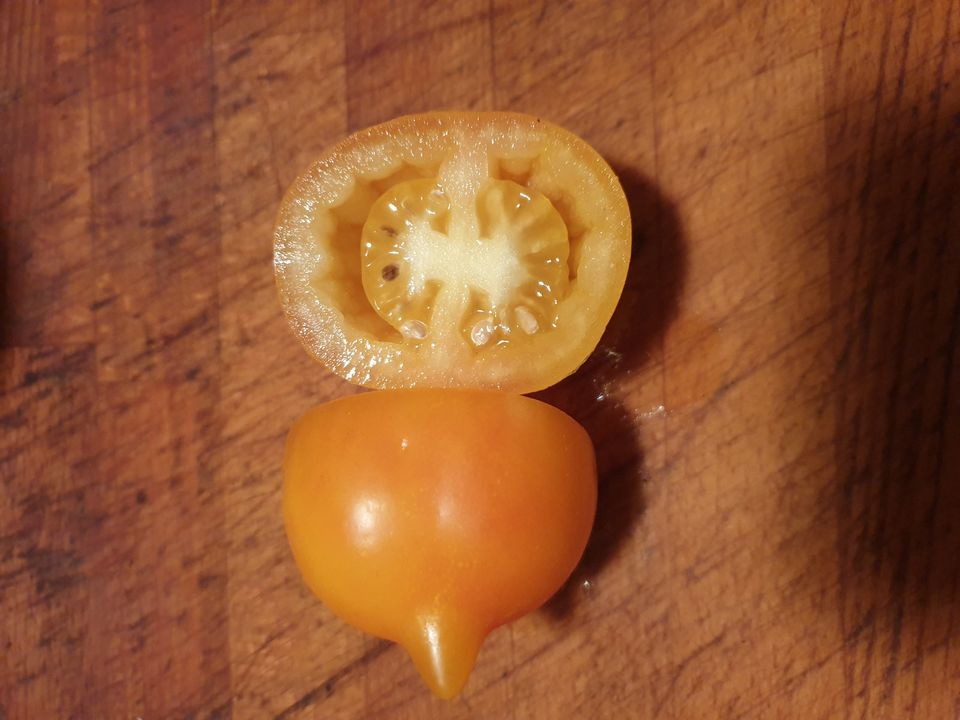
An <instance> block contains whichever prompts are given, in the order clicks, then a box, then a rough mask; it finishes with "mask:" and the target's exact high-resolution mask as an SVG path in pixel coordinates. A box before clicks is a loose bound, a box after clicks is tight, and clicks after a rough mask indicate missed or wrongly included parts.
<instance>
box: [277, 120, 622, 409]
mask: <svg viewBox="0 0 960 720" xmlns="http://www.w3.org/2000/svg"><path fill="white" fill-rule="evenodd" d="M630 237H631V235H630V215H629V210H628V209H627V202H626V198H625V197H624V194H623V190H622V188H621V187H620V183H619V182H618V180H617V178H616V176H615V175H614V173H613V171H612V170H611V169H610V166H609V165H607V163H606V162H604V160H603V158H601V157H600V156H599V155H598V154H597V153H596V151H594V150H593V149H592V148H591V147H590V146H589V145H587V143H585V142H584V141H583V140H581V139H580V138H578V137H577V136H575V135H573V134H572V133H570V132H568V131H566V130H563V129H561V128H559V127H557V126H555V125H552V124H550V123H547V122H544V121H542V120H540V119H538V118H533V117H529V116H526V115H518V114H514V113H453V112H451V113H429V114H424V115H413V116H408V117H401V118H398V119H396V120H392V121H390V122H387V123H384V124H382V125H377V126H376V127H372V128H369V129H367V130H362V131H360V132H358V133H356V134H354V135H352V136H350V137H349V138H347V139H346V140H344V141H343V142H341V143H340V144H338V145H336V146H334V147H333V148H331V149H330V150H329V151H328V152H327V153H326V154H325V155H324V156H323V157H321V158H320V159H319V160H318V161H317V162H316V163H315V164H314V165H313V167H311V168H310V169H309V170H308V171H307V172H306V173H304V174H303V175H302V176H301V177H300V178H298V179H297V180H296V182H294V184H293V186H292V187H291V188H290V190H289V191H288V192H287V195H286V197H285V198H284V200H283V203H282V205H281V207H280V214H279V218H278V221H277V227H276V232H275V246H274V247H275V253H274V263H275V269H276V276H277V282H278V285H279V288H280V297H281V301H282V303H283V307H284V309H285V311H286V313H287V316H288V318H289V320H290V322H291V324H292V325H293V327H294V329H295V330H296V332H297V334H298V335H299V336H300V339H301V340H302V341H303V343H304V345H305V346H306V348H307V350H308V351H309V352H310V353H312V354H313V355H314V356H315V357H317V358H318V359H319V360H320V361H321V362H323V363H324V364H325V365H327V367H329V368H331V369H332V370H334V371H335V372H336V373H338V374H339V375H341V376H342V377H344V378H346V379H347V380H350V381H352V382H354V383H357V384H359V385H365V386H368V387H375V388H412V387H471V388H499V389H502V390H511V391H515V392H532V391H535V390H539V389H542V388H544V387H547V386H549V385H552V384H553V383H555V382H557V381H559V380H561V379H562V378H564V377H565V376H567V375H569V374H570V373H571V372H573V371H574V370H576V369H577V367H579V366H580V364H581V363H583V361H584V360H586V358H587V356H588V355H589V354H590V352H591V351H592V350H593V348H594V347H595V346H596V344H597V342H598V341H599V339H600V336H601V334H602V333H603V330H604V328H605V327H606V324H607V322H608V321H609V319H610V316H611V315H612V313H613V309H614V307H615V306H616V304H617V300H618V299H619V297H620V292H621V290H622V289H623V283H624V279H625V277H626V272H627V265H628V263H629V260H630Z"/></svg>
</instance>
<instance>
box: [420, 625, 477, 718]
mask: <svg viewBox="0 0 960 720" xmlns="http://www.w3.org/2000/svg"><path fill="white" fill-rule="evenodd" d="M484 636H485V633H479V632H476V631H474V630H473V629H472V628H471V627H470V626H469V624H468V623H464V622H462V621H461V620H459V619H457V618H452V617H444V616H438V615H436V614H434V615H429V616H423V617H420V618H419V619H418V623H417V629H416V632H415V633H414V634H413V635H412V636H411V638H410V639H409V640H408V641H407V642H405V643H404V647H405V648H406V650H407V653H408V654H409V655H410V658H411V659H412V660H413V664H414V665H415V666H416V668H417V671H418V672H419V673H420V676H421V677H422V678H423V680H424V682H425V683H426V684H427V686H428V687H429V688H430V690H431V691H432V692H433V694H434V695H436V696H437V697H439V698H441V699H443V700H450V699H452V698H454V697H456V696H457V695H459V694H460V691H461V690H463V687H464V685H466V684H467V680H468V679H469V677H470V672H471V671H472V670H473V666H474V664H475V663H476V661H477V654H478V653H479V652H480V645H481V644H482V643H483V639H484Z"/></svg>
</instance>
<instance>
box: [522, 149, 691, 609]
mask: <svg viewBox="0 0 960 720" xmlns="http://www.w3.org/2000/svg"><path fill="white" fill-rule="evenodd" d="M613 168H614V171H615V172H616V173H617V176H618V177H619V178H620V182H621V184H622V185H623V189H624V193H625V194H626V196H627V202H628V203H629V206H630V216H631V221H632V225H633V245H632V255H631V259H630V268H629V270H628V272H627V279H626V283H625V285H624V289H623V294H622V295H621V298H620V303H619V304H618V305H617V310H616V311H615V312H614V315H613V317H612V318H611V320H610V323H609V324H608V325H607V329H606V331H605V332H604V335H603V337H602V338H601V340H600V343H599V344H598V345H597V349H596V350H595V351H594V352H593V354H592V355H591V356H590V357H589V358H588V359H587V361H586V362H585V363H584V365H583V366H582V367H581V368H580V369H579V370H578V371H577V372H575V373H574V374H573V375H571V376H570V377H568V378H567V379H565V380H564V381H563V382H560V383H558V384H557V385H554V386H553V387H551V388H548V389H546V390H543V391H541V392H539V393H536V394H535V395H534V397H536V398H537V399H539V400H543V401H544V402H547V403H550V404H551V405H554V406H555V407H558V408H560V409H561V410H563V411H564V412H566V413H567V414H568V415H570V416H571V417H573V418H574V419H575V420H577V421H578V422H579V423H580V424H581V425H583V426H584V428H585V429H586V430H587V432H588V433H589V434H590V437H591V439H592V440H593V444H594V448H595V450H596V453H597V475H598V483H599V484H598V495H597V515H596V520H595V521H594V527H593V532H592V534H591V536H590V540H589V542H588V543H587V548H586V550H585V551H584V555H583V558H582V559H581V561H580V564H579V565H578V566H577V568H576V570H574V572H573V574H572V575H571V576H570V578H569V579H568V580H567V582H566V583H565V584H564V586H563V587H562V588H561V589H560V590H559V591H558V592H557V593H556V594H555V595H554V596H553V598H551V599H550V600H549V601H548V602H547V604H546V605H545V606H544V609H545V611H546V612H547V613H548V614H550V615H552V616H554V617H556V618H558V619H562V618H564V617H566V616H567V615H569V613H570V612H571V611H572V610H573V608H574V606H575V604H576V601H577V599H578V598H579V597H581V596H582V595H583V594H584V592H585V591H586V588H588V587H589V585H588V584H586V581H590V582H593V581H594V580H595V579H596V578H598V576H599V575H600V573H601V572H602V571H603V569H604V568H605V567H606V566H607V564H608V563H609V562H610V560H611V559H613V558H614V557H615V556H616V555H617V553H618V552H620V551H621V549H622V548H623V547H624V545H625V543H626V541H627V539H628V538H629V537H630V534H631V532H632V530H633V528H634V527H635V525H636V523H637V522H638V520H639V518H640V517H641V515H642V514H643V509H644V500H643V482H644V479H645V477H646V472H645V470H644V465H643V448H641V446H640V439H639V437H638V421H637V419H636V415H637V412H636V410H637V409H636V408H631V407H629V406H628V405H626V404H625V403H624V401H622V400H620V399H618V398H616V397H614V396H613V395H614V394H615V388H616V387H617V385H618V381H619V380H620V379H622V378H623V377H624V376H625V375H627V374H628V373H630V372H631V371H632V370H634V369H636V368H637V367H640V366H642V365H643V364H645V363H646V362H647V361H648V360H649V359H650V358H651V357H652V356H654V354H655V353H658V352H659V349H660V346H661V341H662V338H663V333H664V331H665V330H666V328H667V327H668V325H669V323H670V321H671V320H672V319H673V318H674V316H675V315H676V312H677V307H678V302H679V298H680V293H681V290H682V287H683V280H684V276H685V273H686V255H685V252H684V248H683V236H682V230H681V224H680V220H679V217H678V215H677V212H676V208H675V206H674V205H673V203H672V202H670V201H669V200H668V199H667V198H665V197H664V196H663V195H662V193H660V191H659V190H657V188H656V187H655V186H654V185H653V184H652V183H651V182H650V181H649V180H648V179H647V178H646V177H644V176H643V175H642V174H641V173H639V172H638V171H636V170H634V169H633V168H630V167H628V166H624V165H620V164H618V163H613ZM611 389H612V390H611ZM608 390H610V393H609V394H608Z"/></svg>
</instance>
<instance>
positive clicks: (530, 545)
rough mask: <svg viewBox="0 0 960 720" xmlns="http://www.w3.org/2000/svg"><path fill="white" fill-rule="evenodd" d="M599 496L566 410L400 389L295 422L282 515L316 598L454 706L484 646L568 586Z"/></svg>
mask: <svg viewBox="0 0 960 720" xmlns="http://www.w3.org/2000/svg"><path fill="white" fill-rule="evenodd" d="M596 491H597V484H596V467H595V462H594V455H593V447H592V444H591V442H590V439H589V437H588V436H587V433H586V431H585V430H584V429H583V428H582V427H581V426H580V425H579V424H578V423H577V422H575V421H574V420H573V419H571V418H570V417H569V416H567V415H565V414H564V413H563V412H561V411H560V410H557V409H556V408H553V407H551V406H549V405H546V404H545V403H542V402H540V401H538V400H533V399H531V398H527V397H523V396H519V395H511V394H507V393H501V392H496V391H483V390H430V389H421V390H397V391H384V392H372V393H363V394H360V395H356V396H352V397H346V398H342V399H340V400H335V401H333V402H331V403H328V404H326V405H322V406H320V407H317V408H314V409H313V410H311V411H309V412H308V413H306V414H305V415H304V416H303V417H301V418H300V419H299V420H298V421H297V423H296V424H295V425H294V427H293V429H292V430H291V432H290V435H289V437H288V440H287V447H286V456H285V460H284V495H283V513H284V520H285V524H286V530H287V536H288V538H289V541H290V545H291V547H292V549H293V554H294V557H295V559H296V562H297V564H298V566H299V568H300V570H301V572H302V574H303V576H304V579H305V581H306V583H307V585H308V586H309V587H310V588H311V589H312V590H313V591H314V592H315V593H316V594H317V595H318V596H319V597H320V598H321V600H323V602H324V603H325V604H326V605H327V606H328V607H329V608H330V609H331V610H332V611H333V612H334V613H336V614H337V615H338V616H339V617H340V618H342V619H343V620H345V621H346V622H348V623H350V624H352V625H354V626H356V627H358V628H361V629H362V630H365V631H366V632H369V633H371V634H374V635H377V636H380V637H383V638H387V639H389V640H393V641H395V642H397V643H400V644H401V645H403V646H404V647H405V648H406V650H407V651H408V653H409V654H410V656H411V658H412V659H413V662H414V664H415V665H416V667H417V669H418V670H419V671H420V673H421V675H422V676H423V677H424V679H425V680H426V682H427V684H428V685H429V686H430V687H431V689H432V690H433V691H434V692H435V693H436V694H437V695H440V696H441V697H451V696H453V695H455V694H456V693H458V692H459V690H460V689H461V687H462V686H463V684H464V683H465V682H466V680H467V676H468V675H469V673H470V670H471V669H472V667H473V664H474V660H475V658H476V655H477V652H478V650H479V647H480V644H481V643H482V641H483V639H484V638H485V637H486V635H487V634H488V633H489V632H490V631H491V630H493V629H494V628H496V627H497V626H499V625H501V624H503V623H505V622H508V621H510V620H512V619H514V618H517V617H519V616H521V615H524V614H525V613H528V612H530V611H531V610H533V609H535V608H537V607H539V606H540V605H541V604H542V603H543V602H545V601H546V600H547V599H548V598H549V597H550V596H551V595H552V594H553V593H554V592H555V591H556V590H557V589H558V588H559V587H560V585H561V584H562V583H563V582H564V580H565V579H566V578H567V577H568V576H569V575H570V573H571V572H572V570H573V568H574V566H575V565H576V563H577V562H578V561H579V559H580V556H581V554H582V552H583V549H584V546H585V544H586V541H587V537H588V535H589V533H590V528H591V525H592V523H593V517H594V512H595V509H596V498H597V496H596Z"/></svg>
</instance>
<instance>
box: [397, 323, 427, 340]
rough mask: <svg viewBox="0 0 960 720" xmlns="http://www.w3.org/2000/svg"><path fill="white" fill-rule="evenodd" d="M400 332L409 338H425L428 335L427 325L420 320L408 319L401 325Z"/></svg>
mask: <svg viewBox="0 0 960 720" xmlns="http://www.w3.org/2000/svg"><path fill="white" fill-rule="evenodd" d="M400 332H402V333H403V334H404V335H406V336H407V337H408V338H413V339H414V340H423V339H424V338H425V337H426V336H427V326H426V325H425V324H424V323H422V322H421V321H419V320H407V321H406V322H404V323H403V324H402V325H401V326H400Z"/></svg>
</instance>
